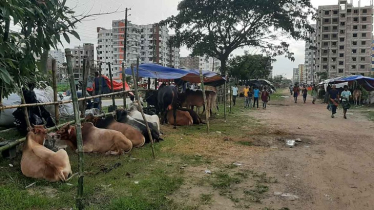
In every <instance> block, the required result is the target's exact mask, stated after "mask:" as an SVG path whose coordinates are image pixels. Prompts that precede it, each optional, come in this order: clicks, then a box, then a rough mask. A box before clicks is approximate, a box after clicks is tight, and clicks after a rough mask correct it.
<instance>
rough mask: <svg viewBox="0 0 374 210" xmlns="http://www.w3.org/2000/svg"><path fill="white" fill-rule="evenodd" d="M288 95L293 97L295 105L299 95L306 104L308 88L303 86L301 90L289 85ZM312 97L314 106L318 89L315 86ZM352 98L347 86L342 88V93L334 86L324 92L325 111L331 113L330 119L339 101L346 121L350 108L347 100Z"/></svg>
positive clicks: (333, 115)
mask: <svg viewBox="0 0 374 210" xmlns="http://www.w3.org/2000/svg"><path fill="white" fill-rule="evenodd" d="M289 89H290V93H291V95H293V97H294V101H295V103H297V98H298V96H299V95H300V93H301V94H302V96H303V100H304V103H306V99H307V96H308V88H307V87H306V86H305V85H303V86H302V88H300V87H299V85H297V84H295V86H292V85H290V88H289ZM311 95H312V97H313V101H312V103H313V104H315V102H316V100H317V97H318V88H317V87H316V85H313V86H312V93H311ZM351 97H352V93H351V91H349V90H348V86H347V85H345V86H344V90H343V91H339V90H338V89H336V85H333V86H332V87H331V88H328V89H327V91H326V99H327V100H326V102H327V103H328V105H327V109H328V110H330V111H331V118H334V117H335V114H336V110H337V107H338V106H339V102H340V101H341V104H342V107H343V114H344V119H347V111H348V109H349V108H350V107H351V105H350V103H349V99H350V98H351Z"/></svg>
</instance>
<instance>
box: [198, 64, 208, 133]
mask: <svg viewBox="0 0 374 210" xmlns="http://www.w3.org/2000/svg"><path fill="white" fill-rule="evenodd" d="M200 82H201V91H202V92H203V100H204V105H205V121H206V131H207V133H209V116H208V115H209V112H210V109H209V108H208V103H207V100H206V95H205V87H204V77H203V71H202V70H201V69H200Z"/></svg>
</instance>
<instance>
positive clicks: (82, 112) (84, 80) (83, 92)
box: [80, 56, 95, 118]
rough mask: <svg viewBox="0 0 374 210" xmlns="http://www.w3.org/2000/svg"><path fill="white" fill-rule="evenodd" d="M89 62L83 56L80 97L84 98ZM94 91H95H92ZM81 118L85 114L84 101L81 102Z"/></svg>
mask: <svg viewBox="0 0 374 210" xmlns="http://www.w3.org/2000/svg"><path fill="white" fill-rule="evenodd" d="M89 68H90V67H89V61H88V59H87V56H84V59H83V84H82V97H83V98H85V97H86V91H87V77H88V69H89ZM94 91H95V90H94ZM80 107H81V117H82V118H84V117H85V112H86V100H83V101H82V102H81V106H80Z"/></svg>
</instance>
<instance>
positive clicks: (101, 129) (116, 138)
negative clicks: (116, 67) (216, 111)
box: [21, 86, 215, 182]
mask: <svg viewBox="0 0 374 210" xmlns="http://www.w3.org/2000/svg"><path fill="white" fill-rule="evenodd" d="M206 97H207V100H210V102H208V108H207V112H208V111H209V113H210V112H211V105H212V104H214V102H212V100H215V92H214V91H206ZM145 100H146V101H147V102H148V104H149V105H153V106H154V107H155V110H156V112H157V113H150V112H148V113H147V114H146V115H145V117H146V120H147V123H148V127H149V128H150V130H151V136H152V139H153V140H154V141H155V142H159V141H162V140H163V139H162V138H161V131H160V123H162V124H163V123H169V124H170V125H173V126H174V128H175V126H177V125H178V126H184V125H193V124H201V123H203V121H202V120H201V118H200V117H199V115H198V114H197V113H196V112H195V111H193V107H194V106H196V107H201V106H204V103H203V94H202V92H201V91H186V92H185V93H182V94H181V93H178V91H177V90H176V88H175V87H173V86H161V87H160V88H159V90H157V91H150V92H147V95H146V99H145ZM138 107H139V106H138V104H137V103H133V104H132V105H131V106H130V109H129V110H128V111H127V110H124V109H118V110H116V112H115V113H116V117H114V116H112V115H110V116H105V117H97V116H93V115H91V114H89V115H87V116H86V118H85V122H84V123H82V140H83V152H85V153H100V154H105V155H121V154H123V153H128V152H130V151H131V150H132V148H133V147H135V148H139V147H142V146H144V145H145V144H147V143H150V142H151V138H150V136H149V135H148V131H147V126H146V124H145V121H144V120H143V118H142V115H141V112H140V111H139V110H138ZM183 107H186V108H183ZM204 109H205V108H204ZM156 114H160V116H161V120H160V118H159V117H158V115H156ZM48 136H52V137H53V138H55V137H57V138H59V139H60V140H62V141H65V142H66V145H67V146H69V147H70V148H71V149H72V150H73V151H77V132H76V129H75V126H73V125H65V126H64V127H62V128H61V129H60V130H58V131H57V132H56V133H52V134H48V133H47V129H46V128H45V127H44V126H42V125H41V126H40V125H36V126H34V127H33V129H32V130H30V131H29V132H28V134H27V136H26V143H25V145H24V147H23V154H22V159H21V171H22V173H23V174H24V175H25V176H27V177H31V178H40V179H45V180H48V181H52V182H55V181H66V180H67V179H68V177H69V175H71V174H72V171H71V165H70V161H69V156H68V154H67V152H66V151H65V150H63V149H60V150H58V151H57V152H54V151H52V150H50V149H48V148H46V147H44V146H43V145H44V142H45V140H46V139H47V137H48Z"/></svg>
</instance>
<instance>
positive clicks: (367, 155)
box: [248, 92, 374, 210]
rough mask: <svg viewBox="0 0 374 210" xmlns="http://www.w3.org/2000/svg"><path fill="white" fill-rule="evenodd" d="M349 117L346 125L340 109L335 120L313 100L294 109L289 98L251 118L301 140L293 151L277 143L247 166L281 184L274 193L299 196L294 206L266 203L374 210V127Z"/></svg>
mask: <svg viewBox="0 0 374 210" xmlns="http://www.w3.org/2000/svg"><path fill="white" fill-rule="evenodd" d="M284 95H288V94H286V92H285V93H284ZM301 100H302V99H301ZM349 112H350V113H349V114H348V119H347V120H345V119H343V114H342V110H341V109H339V110H338V114H337V115H336V118H335V119H332V118H331V117H330V113H329V112H328V111H327V109H326V105H325V104H321V103H320V102H318V103H317V104H315V105H313V104H312V103H311V99H310V96H309V99H308V100H307V104H303V103H300V102H299V103H297V104H295V103H294V102H293V98H291V97H290V98H286V99H285V100H284V101H274V102H270V104H269V107H268V109H267V110H262V109H261V110H258V111H255V112H251V113H250V114H249V115H251V116H254V117H255V118H257V119H260V120H261V121H262V122H263V123H265V124H267V125H268V126H270V127H272V128H274V129H277V130H280V131H283V132H285V133H289V136H292V137H299V138H301V140H302V141H303V142H302V143H301V144H300V145H297V146H296V147H295V148H286V147H284V146H280V143H279V142H278V145H275V146H273V147H271V148H272V149H271V151H269V152H265V153H261V154H256V155H257V156H256V157H252V158H253V159H252V160H251V161H248V164H249V163H253V167H256V168H257V169H258V170H262V171H266V172H267V173H268V174H271V175H274V176H275V177H276V178H277V179H278V180H279V182H278V183H279V184H275V185H274V186H273V187H272V190H273V191H274V192H278V191H279V192H282V193H291V194H294V195H297V196H298V197H299V198H296V199H294V200H293V201H290V200H289V199H286V198H285V197H281V196H276V195H274V196H271V197H270V198H268V199H266V200H264V201H263V202H264V203H265V204H271V206H273V207H275V208H281V207H288V208H290V209H352V210H353V209H355V210H356V209H360V210H362V209H374V183H373V180H374V168H373V164H374V152H373V151H374V123H373V122H369V121H368V120H367V119H366V118H365V116H362V115H360V114H359V113H358V112H356V113H355V112H354V111H349ZM282 143H283V142H282ZM274 192H272V193H273V194H274ZM275 194H277V193H275Z"/></svg>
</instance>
